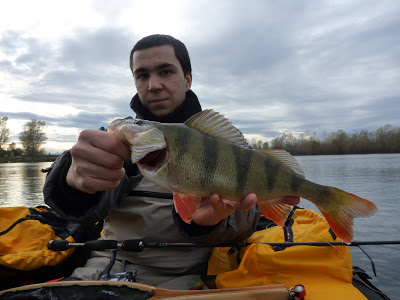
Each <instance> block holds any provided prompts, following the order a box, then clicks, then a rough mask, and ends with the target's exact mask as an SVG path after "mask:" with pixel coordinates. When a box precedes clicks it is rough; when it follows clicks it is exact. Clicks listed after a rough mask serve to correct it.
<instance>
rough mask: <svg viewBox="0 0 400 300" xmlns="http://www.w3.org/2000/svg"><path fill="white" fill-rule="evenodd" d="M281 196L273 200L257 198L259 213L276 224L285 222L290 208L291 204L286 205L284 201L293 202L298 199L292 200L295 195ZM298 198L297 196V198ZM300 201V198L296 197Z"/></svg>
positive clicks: (281, 224)
mask: <svg viewBox="0 0 400 300" xmlns="http://www.w3.org/2000/svg"><path fill="white" fill-rule="evenodd" d="M286 198H287V197H281V198H277V199H273V200H265V201H263V200H258V201H257V206H258V208H259V209H260V211H261V213H262V214H263V216H264V217H266V218H267V219H270V220H272V221H274V222H275V223H276V224H277V225H278V226H283V225H284V224H285V222H286V219H287V217H288V215H289V213H290V211H291V210H292V206H291V205H287V204H286V203H287V202H288V203H294V202H297V203H298V201H297V200H296V201H294V198H296V197H290V198H288V199H286ZM297 199H298V198H297ZM298 200H299V201H300V199H298Z"/></svg>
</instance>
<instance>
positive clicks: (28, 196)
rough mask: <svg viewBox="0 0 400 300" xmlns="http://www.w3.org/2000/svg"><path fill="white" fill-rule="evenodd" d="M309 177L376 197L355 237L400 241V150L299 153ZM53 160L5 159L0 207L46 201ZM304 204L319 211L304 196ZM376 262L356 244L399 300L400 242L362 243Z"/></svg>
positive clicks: (358, 259)
mask: <svg viewBox="0 0 400 300" xmlns="http://www.w3.org/2000/svg"><path fill="white" fill-rule="evenodd" d="M296 159H297V161H298V162H299V163H300V165H301V166H302V167H303V170H304V172H305V174H306V178H308V179H310V180H312V181H314V182H316V183H320V184H325V185H331V186H335V187H338V188H340V189H343V190H345V191H347V192H350V193H353V194H356V195H358V196H360V197H363V198H366V199H368V200H371V201H372V202H374V203H375V204H376V205H377V206H378V208H379V210H378V212H377V213H376V214H375V215H374V216H372V217H369V218H363V219H356V220H355V224H354V240H356V241H374V240H375V241H376V240H379V241H382V240H400V235H399V231H398V229H399V222H398V221H397V220H398V219H399V216H400V196H399V194H400V154H370V155H332V156H298V157H296ZM50 165H51V163H8V164H0V206H3V207H4V206H17V205H24V206H36V205H43V204H44V203H43V196H42V187H43V184H44V180H45V174H43V173H41V172H40V170H41V169H42V168H46V167H48V166H50ZM300 206H302V207H305V208H310V209H313V210H316V211H318V209H317V208H316V207H315V206H314V205H313V204H311V203H310V202H309V201H307V200H304V199H302V200H301V202H300ZM362 248H363V250H365V251H366V252H367V253H368V254H369V256H370V257H371V258H372V260H373V262H374V263H375V266H376V271H377V277H375V276H374V275H373V271H372V268H371V263H370V260H369V259H368V258H367V256H366V255H365V254H364V253H363V252H362V251H361V250H360V249H358V248H356V247H352V248H351V253H352V257H353V264H354V265H356V266H359V267H361V268H363V269H364V270H365V271H367V273H368V274H369V275H370V276H371V277H373V279H372V283H373V284H375V285H376V286H377V287H378V288H380V289H381V290H382V291H383V292H385V293H386V294H388V295H389V296H390V298H391V299H399V300H400V245H379V246H362Z"/></svg>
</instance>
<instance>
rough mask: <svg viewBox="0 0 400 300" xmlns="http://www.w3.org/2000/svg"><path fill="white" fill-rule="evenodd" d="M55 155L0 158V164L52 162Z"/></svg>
mask: <svg viewBox="0 0 400 300" xmlns="http://www.w3.org/2000/svg"><path fill="white" fill-rule="evenodd" d="M56 158H57V155H43V156H35V157H29V156H8V157H0V163H17V162H53V161H55V160H56Z"/></svg>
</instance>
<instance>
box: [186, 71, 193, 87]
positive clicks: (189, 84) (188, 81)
mask: <svg viewBox="0 0 400 300" xmlns="http://www.w3.org/2000/svg"><path fill="white" fill-rule="evenodd" d="M185 81H186V84H185V86H186V92H187V91H189V90H190V88H191V87H192V73H191V72H188V73H186V75H185Z"/></svg>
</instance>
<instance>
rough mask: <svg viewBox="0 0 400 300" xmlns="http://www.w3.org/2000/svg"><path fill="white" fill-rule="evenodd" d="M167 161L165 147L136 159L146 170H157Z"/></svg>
mask: <svg viewBox="0 0 400 300" xmlns="http://www.w3.org/2000/svg"><path fill="white" fill-rule="evenodd" d="M167 161H168V149H167V147H165V148H162V149H160V150H155V151H152V152H150V153H149V154H147V155H146V156H145V157H143V158H142V159H140V160H139V161H138V164H140V166H141V167H143V168H144V169H146V170H148V171H153V172H155V171H157V170H158V169H159V168H161V167H162V166H163V165H164V164H165V163H166V162H167Z"/></svg>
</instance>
